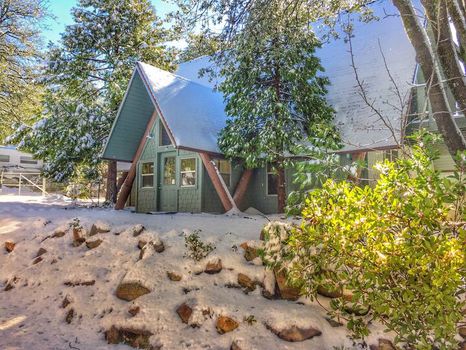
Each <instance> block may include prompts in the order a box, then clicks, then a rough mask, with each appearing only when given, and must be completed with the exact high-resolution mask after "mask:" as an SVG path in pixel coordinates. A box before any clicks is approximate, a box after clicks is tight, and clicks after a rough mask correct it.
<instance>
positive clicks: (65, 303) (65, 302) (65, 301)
mask: <svg viewBox="0 0 466 350" xmlns="http://www.w3.org/2000/svg"><path fill="white" fill-rule="evenodd" d="M71 302H72V300H71V297H70V296H69V295H67V296H65V298H64V299H63V301H62V303H61V307H62V308H63V309H65V308H66V307H67V306H68V305H70V304H71Z"/></svg>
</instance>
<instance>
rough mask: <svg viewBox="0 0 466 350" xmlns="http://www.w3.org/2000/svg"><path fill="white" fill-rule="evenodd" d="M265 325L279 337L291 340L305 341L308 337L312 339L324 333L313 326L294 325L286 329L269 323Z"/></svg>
mask: <svg viewBox="0 0 466 350" xmlns="http://www.w3.org/2000/svg"><path fill="white" fill-rule="evenodd" d="M265 326H266V327H267V328H268V329H269V330H270V331H272V333H274V334H275V335H276V336H277V337H279V338H280V339H283V340H286V341H289V342H298V341H304V340H306V339H310V338H312V337H316V336H319V335H321V334H322V332H321V331H320V330H318V329H316V328H314V327H312V326H310V327H306V328H301V327H298V326H294V325H293V326H289V327H287V328H284V329H278V328H275V327H273V326H271V325H269V324H265Z"/></svg>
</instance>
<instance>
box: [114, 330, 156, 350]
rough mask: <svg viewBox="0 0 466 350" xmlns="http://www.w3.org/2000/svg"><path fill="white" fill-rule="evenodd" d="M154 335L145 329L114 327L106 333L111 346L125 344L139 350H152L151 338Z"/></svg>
mask: <svg viewBox="0 0 466 350" xmlns="http://www.w3.org/2000/svg"><path fill="white" fill-rule="evenodd" d="M152 335H153V333H152V332H149V331H147V330H143V329H135V328H117V327H115V326H112V327H111V328H110V329H109V330H107V331H106V332H105V339H106V340H107V343H109V344H118V343H123V344H126V345H129V346H131V347H133V348H137V349H151V348H153V347H152V346H151V344H150V341H149V338H150V336H152Z"/></svg>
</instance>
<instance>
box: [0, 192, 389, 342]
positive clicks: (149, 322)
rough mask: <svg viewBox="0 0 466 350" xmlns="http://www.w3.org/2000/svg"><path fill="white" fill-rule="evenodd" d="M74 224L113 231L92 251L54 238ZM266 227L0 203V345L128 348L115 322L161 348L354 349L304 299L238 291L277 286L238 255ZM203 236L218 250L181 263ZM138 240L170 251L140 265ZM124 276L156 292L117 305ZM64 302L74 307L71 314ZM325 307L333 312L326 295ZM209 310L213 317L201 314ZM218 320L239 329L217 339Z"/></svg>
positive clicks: (40, 200)
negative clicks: (113, 341) (173, 277)
mask: <svg viewBox="0 0 466 350" xmlns="http://www.w3.org/2000/svg"><path fill="white" fill-rule="evenodd" d="M74 218H79V221H80V223H81V225H82V226H83V227H84V228H86V229H87V230H89V229H90V227H91V225H92V224H94V223H98V224H99V225H109V226H110V227H111V228H112V231H111V232H109V233H100V234H97V235H95V236H92V237H91V238H90V239H91V240H95V239H102V240H103V242H102V244H101V245H100V246H99V247H97V248H95V249H92V250H89V249H87V247H86V245H85V244H83V245H81V246H79V247H72V245H71V240H72V234H71V233H70V232H68V233H66V234H65V236H63V237H60V238H47V237H48V236H50V235H51V234H52V233H53V232H55V231H56V230H59V229H64V228H67V227H68V224H69V223H70V222H71V221H72V220H73V219H74ZM270 218H271V219H274V217H273V216H272V217H270ZM267 222H268V220H267V219H266V218H263V217H262V216H253V215H250V214H249V215H248V216H240V215H235V216H227V215H213V214H187V213H179V214H173V215H168V214H167V215H148V214H136V213H132V212H131V211H129V210H125V211H114V210H112V209H102V208H94V209H86V208H82V207H73V206H70V205H69V203H67V202H66V201H65V199H64V198H59V197H54V198H49V197H39V196H36V197H34V201H31V196H29V197H28V196H25V197H22V196H0V248H1V249H0V266H1V269H0V334H1V336H0V348H1V349H38V350H40V349H52V348H54V349H65V348H66V349H68V348H79V349H81V350H84V349H129V347H127V346H124V345H107V343H106V341H105V339H104V334H103V332H104V331H105V330H106V329H108V328H109V327H110V326H112V325H117V326H125V327H141V328H144V329H147V330H149V331H151V332H152V333H154V335H153V336H152V337H151V339H150V340H151V342H152V344H154V345H155V344H162V345H163V349H188V348H189V349H228V348H229V347H230V344H231V342H232V341H233V340H239V341H240V342H241V344H243V345H244V347H243V348H245V349H331V348H332V347H333V346H341V345H344V346H346V348H349V349H351V348H353V345H352V342H351V341H350V340H349V338H347V332H346V330H345V328H344V327H339V328H332V327H331V326H330V324H329V323H328V322H327V321H326V320H325V316H326V315H325V312H324V311H323V309H322V308H321V307H320V306H318V305H317V304H316V303H315V302H311V301H309V300H307V299H304V298H301V299H300V300H299V303H297V302H290V301H285V300H268V299H265V298H264V297H262V295H261V293H260V288H256V290H255V291H254V292H251V293H249V294H245V293H243V292H242V290H241V289H238V288H232V286H233V285H235V284H236V279H237V274H238V273H240V272H241V273H244V274H247V275H248V276H249V277H250V278H252V279H254V280H256V281H259V282H263V283H264V284H265V285H266V286H267V288H268V289H270V288H271V286H272V285H273V283H274V282H273V277H272V275H271V273H270V271H268V272H267V271H265V270H264V267H263V266H261V264H260V262H259V263H258V262H255V263H248V262H247V261H246V260H245V259H244V258H243V250H242V249H241V248H239V245H240V244H241V243H242V242H244V241H252V242H249V244H250V245H253V244H254V241H256V240H257V239H258V237H259V233H260V230H261V228H262V227H263V226H264V225H265V224H266V223H267ZM136 224H141V225H144V227H145V231H143V233H142V234H141V235H140V236H139V237H134V236H133V234H132V230H128V229H130V228H132V227H133V226H135V225H136ZM125 230H126V231H125ZM195 230H196V231H197V230H199V235H200V237H201V239H202V240H203V241H204V242H210V243H212V244H214V245H215V247H216V248H215V249H214V250H213V252H211V253H210V254H209V256H208V257H207V258H206V259H204V260H202V261H200V262H195V261H193V260H191V259H188V258H185V257H183V255H184V253H185V251H186V250H185V249H186V248H185V246H184V237H185V235H187V234H189V233H191V232H194V231H195ZM115 232H121V233H120V234H119V235H115V234H114V233H115ZM139 239H160V240H162V241H163V243H164V245H165V251H164V252H163V253H156V252H153V253H152V254H151V255H148V256H145V257H144V258H143V259H142V260H140V261H138V256H139V252H140V251H139V249H138V248H137V243H138V240H139ZM7 240H11V241H14V242H16V247H15V249H14V251H13V252H12V253H9V254H8V253H6V252H5V250H4V249H3V244H4V242H5V241H7ZM40 247H43V248H45V249H46V250H47V253H45V254H44V255H42V257H43V259H44V260H43V261H42V262H40V263H38V264H36V265H32V260H33V259H34V257H35V256H36V253H37V251H38V250H39V248H40ZM215 258H220V259H221V260H222V264H223V270H222V271H221V272H220V273H218V274H215V275H208V274H205V273H201V274H196V273H198V272H201V271H202V270H203V268H204V267H205V265H206V263H207V262H208V261H210V260H211V259H215ZM55 260H56V262H55V263H52V262H54V261H55ZM167 271H170V272H175V273H177V274H180V275H182V280H181V281H180V282H173V281H170V280H169V279H168V278H167V276H166V274H167ZM125 275H126V277H125V279H126V278H128V279H131V280H133V279H136V280H140V281H141V282H143V283H144V285H146V286H147V287H149V288H150V289H151V290H152V292H151V293H149V294H146V295H143V296H141V297H139V298H137V299H136V300H134V301H132V302H126V301H123V300H120V299H118V298H117V297H116V296H115V290H116V288H117V286H118V284H119V282H120V281H121V280H122V278H123V277H124V276H125ZM15 276H16V277H17V278H19V281H18V282H17V284H16V286H15V288H14V289H12V290H10V291H4V287H5V285H6V282H7V281H11V280H12V279H13V278H14V277H15ZM91 280H95V284H94V285H91V286H75V287H71V286H65V285H64V283H65V282H69V281H70V282H80V281H81V282H83V281H91ZM227 286H228V287H227ZM65 296H69V298H70V299H71V300H72V303H71V304H70V305H69V306H68V307H67V308H66V309H63V308H62V307H61V303H62V301H63V299H64V298H65ZM183 302H187V303H188V304H190V305H195V312H194V316H193V319H192V320H191V322H193V321H196V322H197V323H199V324H200V327H199V328H192V327H190V326H189V325H185V324H184V323H182V322H181V320H180V319H179V317H178V315H177V314H176V312H175V310H176V308H177V307H178V306H179V305H180V304H181V303H183ZM320 302H321V303H323V304H324V305H328V300H327V299H325V298H322V300H320ZM134 305H136V306H139V307H140V308H141V311H140V313H139V314H138V315H137V316H135V317H131V316H130V315H129V313H128V309H129V308H130V307H131V306H134ZM70 308H74V310H75V311H76V314H77V316H75V318H74V319H73V321H72V322H71V324H67V323H66V322H65V315H66V313H67V311H68V310H69V309H70ZM207 308H208V309H210V310H211V313H212V317H209V316H204V315H202V310H204V309H207ZM219 315H227V316H230V317H233V318H234V319H236V320H237V321H238V322H239V323H240V326H239V328H238V329H237V330H235V331H233V332H231V333H227V334H224V335H219V334H218V333H217V332H216V330H215V320H216V318H217V317H218V316H219ZM250 315H253V316H254V318H255V319H256V320H257V322H255V323H253V324H252V325H249V324H248V323H247V322H245V321H244V319H245V318H247V317H248V316H250ZM265 322H268V323H269V324H271V325H273V326H276V327H277V326H280V327H281V326H287V325H291V324H296V325H298V326H309V325H312V326H314V327H317V328H318V329H320V330H321V331H322V336H318V337H314V338H313V339H310V340H307V341H304V342H301V343H288V342H285V341H282V340H280V339H279V338H278V337H277V336H275V335H274V334H273V333H271V331H270V330H268V329H267V328H266V327H265ZM371 329H372V330H373V332H375V333H374V334H373V335H371V337H370V338H369V344H374V343H375V342H376V339H377V338H379V337H383V338H386V337H387V334H384V333H383V332H382V331H381V328H380V327H379V326H376V325H373V326H371Z"/></svg>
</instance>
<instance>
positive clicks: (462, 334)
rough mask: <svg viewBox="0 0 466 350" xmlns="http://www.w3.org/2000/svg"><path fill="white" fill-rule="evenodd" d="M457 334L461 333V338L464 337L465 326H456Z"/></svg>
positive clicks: (465, 332) (465, 333)
mask: <svg viewBox="0 0 466 350" xmlns="http://www.w3.org/2000/svg"><path fill="white" fill-rule="evenodd" d="M458 334H459V335H461V337H462V338H463V339H466V326H464V327H460V328H458Z"/></svg>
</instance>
